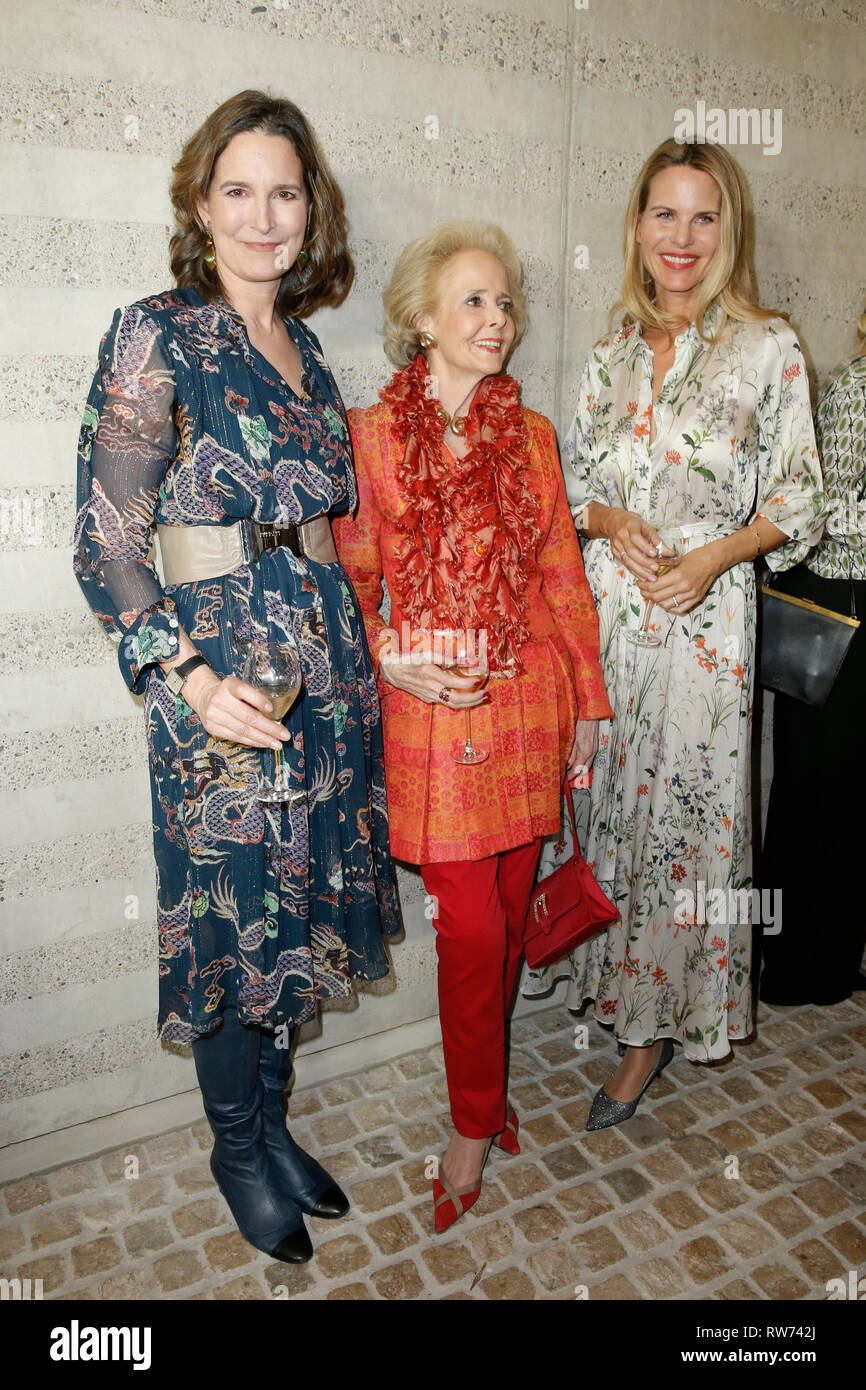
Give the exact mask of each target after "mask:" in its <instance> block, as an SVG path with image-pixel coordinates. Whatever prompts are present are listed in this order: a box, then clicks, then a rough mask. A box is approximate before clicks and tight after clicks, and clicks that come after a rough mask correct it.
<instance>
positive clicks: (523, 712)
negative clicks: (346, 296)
mask: <svg viewBox="0 0 866 1390" xmlns="http://www.w3.org/2000/svg"><path fill="white" fill-rule="evenodd" d="M522 279H523V273H522V269H521V267H520V263H519V261H518V259H517V257H516V255H515V254H514V251H513V249H512V247H511V244H510V242H509V241H508V239H507V237H506V236H505V234H504V233H503V232H502V231H501V230H500V229H499V228H498V227H494V226H487V225H485V224H473V223H464V222H461V223H451V224H448V225H446V226H443V227H437V228H436V229H435V231H433V232H431V233H430V234H429V235H428V236H425V237H421V238H419V239H418V240H417V241H415V242H413V243H412V245H411V246H408V247H407V248H406V250H405V251H404V252H403V253H402V255H401V256H400V258H399V260H398V261H397V264H396V266H395V268H394V273H393V276H392V279H391V283H390V284H389V286H388V288H387V290H386V291H385V311H386V330H385V348H386V351H387V353H388V356H389V357H390V359H391V361H392V362H393V363H394V365H395V366H396V367H397V368H398V370H397V371H396V372H395V373H394V376H393V377H392V379H391V381H390V383H389V384H388V386H387V387H386V388H385V389H384V390H383V391H381V392H380V393H379V394H380V397H381V402H380V403H379V404H376V405H373V406H371V407H370V408H369V409H367V410H352V411H350V412H349V423H350V427H351V430H352V442H353V444H354V451H355V467H356V470H357V475H358V514H357V517H356V518H355V519H354V520H350V519H349V518H348V517H346V518H343V519H341V520H340V523H339V525H338V527H337V528H336V536H337V546H338V549H339V552H340V557H341V559H342V560H343V563H344V564H345V566H346V570H347V573H348V574H349V575H350V577H351V579H352V582H353V584H354V587H355V591H356V593H357V595H358V598H359V601H360V604H361V609H362V612H363V615H364V622H365V623H366V627H367V634H368V637H369V640H370V647H371V651H372V653H373V656H374V660H378V662H379V669H380V672H381V678H380V690H381V692H382V695H383V701H382V710H383V720H384V732H385V772H386V778H387V786H388V807H389V823H390V827H391V850H392V853H393V854H395V855H396V856H397V857H398V858H400V859H404V860H407V861H408V862H409V863H412V864H418V865H420V868H421V875H422V877H423V880H424V884H425V887H426V888H427V892H428V893H429V894H430V895H431V897H432V899H433V902H434V904H435V916H434V925H435V928H436V937H437V940H436V949H437V954H438V959H439V1013H440V1021H441V1025H442V1042H443V1049H444V1057H445V1070H446V1075H447V1078H448V1091H449V1097H450V1101H451V1115H452V1119H453V1121H454V1131H455V1132H454V1135H453V1136H452V1139H451V1142H450V1144H449V1146H448V1151H447V1153H446V1154H445V1156H444V1158H443V1160H442V1162H441V1164H440V1165H439V1172H438V1175H437V1177H436V1178H435V1179H434V1183H433V1192H434V1210H435V1223H436V1229H437V1230H438V1231H444V1230H445V1229H447V1227H448V1226H450V1225H451V1224H452V1222H454V1221H456V1220H457V1219H458V1218H459V1217H460V1216H462V1215H463V1213H464V1212H465V1211H468V1209H469V1207H471V1206H472V1204H473V1203H474V1202H475V1201H476V1200H477V1198H478V1196H479V1193H480V1189H481V1171H482V1169H483V1166H484V1162H485V1160H486V1158H487V1154H488V1152H489V1149H490V1146H491V1143H492V1142H495V1143H496V1144H497V1146H498V1147H499V1148H501V1149H505V1150H507V1151H508V1152H510V1153H517V1152H519V1143H518V1137H517V1129H518V1120H517V1116H516V1114H515V1112H514V1111H513V1110H511V1109H510V1108H509V1107H507V1105H506V1054H505V1029H506V1019H507V1015H508V1011H509V1008H510V1004H511V997H512V993H513V990H514V986H515V981H516V978H517V971H518V968H519V964H520V959H521V954H522V949H523V932H524V927H525V923H526V914H527V911H528V907H529V899H530V895H531V892H532V886H533V882H534V878H535V867H536V863H537V860H538V853H539V848H540V845H541V837H542V836H543V835H546V834H548V833H550V831H552V830H553V829H554V828H555V826H557V825H558V824H559V805H560V792H561V788H562V784H563V778H564V775H565V774H566V772H568V774H569V775H574V774H575V773H576V772H577V771H578V769H579V768H581V767H583V768H585V767H587V766H588V764H589V763H590V762H591V760H592V756H593V753H594V750H595V746H596V729H597V722H598V718H599V716H600V715H604V714H609V713H610V705H609V704H608V702H607V697H606V695H605V693H604V688H603V685H602V681H601V672H600V670H599V666H598V660H597V640H598V633H597V627H596V615H595V609H594V606H593V603H592V599H591V597H590V594H589V590H588V588H587V585H586V579H585V577H584V573H583V565H582V563H581V558H580V548H579V546H578V544H577V538H576V536H575V534H574V527H573V526H572V524H571V518H570V516H569V513H568V506H567V504H566V500H565V492H564V489H563V483H562V473H561V470H560V466H559V455H558V452H557V447H556V437H555V435H554V432H553V426H552V425H551V423H550V421H549V420H546V419H545V418H544V416H542V415H537V414H536V413H535V412H534V411H532V410H527V409H525V408H523V407H521V405H520V401H519V388H518V385H517V382H516V381H514V380H513V378H512V377H510V376H508V375H507V374H506V372H505V365H506V363H507V362H508V360H509V358H510V356H511V353H512V351H513V349H514V347H515V345H516V343H517V342H518V341H519V338H520V336H521V335H522V333H523V331H524V328H525V325H526V313H525V308H524V304H523V295H522V292H521V284H522ZM383 575H384V578H385V579H386V580H387V585H388V593H389V595H390V598H391V614H390V620H389V626H388V627H387V628H386V626H385V623H384V621H383V619H382V618H381V616H380V614H379V607H380V604H381V601H382V579H383ZM404 632H405V633H407V634H408V636H407V638H406V640H405V641H404V640H403V635H404ZM425 642H426V645H427V650H426V651H425V650H424V646H425ZM437 642H440V644H441V645H440V646H439V647H438V648H437V645H436V644H437ZM461 643H462V644H463V648H464V650H461V646H460V644H461ZM485 646H486V661H485V660H484V659H483V658H482V650H483V648H484V647H485ZM416 657H419V658H420V659H417V660H416V659H414V658H416ZM487 669H489V672H490V675H491V679H490V681H489V684H487V683H486V670H487Z"/></svg>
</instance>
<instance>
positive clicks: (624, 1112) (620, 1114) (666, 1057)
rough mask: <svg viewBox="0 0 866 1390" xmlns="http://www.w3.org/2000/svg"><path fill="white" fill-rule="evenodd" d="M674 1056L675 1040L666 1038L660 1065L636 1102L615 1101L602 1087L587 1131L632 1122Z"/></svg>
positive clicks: (590, 1113)
mask: <svg viewBox="0 0 866 1390" xmlns="http://www.w3.org/2000/svg"><path fill="white" fill-rule="evenodd" d="M673 1055H674V1044H673V1039H671V1038H664V1039H663V1041H662V1051H661V1056H660V1057H659V1060H658V1064H657V1066H656V1067H655V1070H654V1071H651V1072H650V1074H649V1076H648V1077H647V1079H646V1081H645V1082H644V1084H643V1086H642V1088H641V1090H640V1091H639V1093H638V1095H637V1096H636V1097H635V1099H634V1100H614V1098H613V1096H609V1095H608V1093H607V1091H606V1090H605V1089H604V1087H603V1086H600V1087H599V1089H598V1090H597V1091H596V1093H595V1097H594V1099H593V1102H592V1105H591V1106H590V1111H589V1116H588V1118H587V1121H586V1129H588V1130H596V1129H609V1128H610V1127H611V1125H621V1124H622V1123H623V1121H624V1120H630V1119H631V1117H632V1115H633V1114H634V1112H635V1111H636V1110H637V1107H638V1104H639V1102H640V1098H641V1096H642V1095H643V1093H644V1091H646V1090H647V1089H648V1088H649V1087H650V1086H651V1085H652V1083H653V1082H654V1081H655V1079H656V1077H657V1076H658V1074H659V1072H661V1071H664V1069H665V1067H666V1066H667V1064H668V1062H670V1060H671V1058H672V1057H673Z"/></svg>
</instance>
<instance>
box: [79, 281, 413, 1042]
mask: <svg viewBox="0 0 866 1390" xmlns="http://www.w3.org/2000/svg"><path fill="white" fill-rule="evenodd" d="M285 323H286V327H287V330H288V332H289V334H290V335H291V337H292V339H293V340H294V342H295V343H296V344H297V346H298V348H299V350H300V353H301V358H302V361H303V369H304V375H303V390H302V394H301V396H297V395H295V393H294V392H293V391H292V390H291V389H290V388H289V387H288V386H287V384H286V383H285V382H284V381H283V380H282V379H281V378H280V376H279V374H278V373H277V371H276V370H275V368H273V367H272V366H271V364H270V363H269V362H268V361H267V359H266V358H265V357H263V356H262V354H261V353H259V352H258V351H257V349H256V348H255V347H253V345H252V344H251V342H250V340H249V336H248V334H247V331H246V326H245V324H244V322H243V319H242V318H241V316H240V314H238V313H237V311H236V310H234V309H233V308H232V307H231V306H230V305H228V304H227V303H226V301H225V300H224V299H222V298H221V297H220V298H217V299H216V300H215V301H214V302H212V303H210V302H208V301H206V300H205V299H204V298H203V297H202V296H201V295H200V294H199V293H198V291H197V290H194V289H175V290H170V291H167V292H165V293H163V294H159V295H155V296H153V297H152V298H147V299H142V300H139V301H138V302H137V303H136V304H132V305H130V306H129V307H128V308H126V309H119V310H117V312H116V313H115V316H114V319H113V320H112V323H111V326H110V328H109V330H108V332H107V333H106V334H105V336H104V338H103V339H102V343H101V344H100V351H99V367H98V369H97V371H96V375H95V377H94V380H93V385H92V387H91V390H90V395H89V398H88V402H87V406H86V408H85V411H84V419H83V423H82V428H81V436H80V442H79V451H78V497H77V507H78V512H77V517H76V523H75V556H74V567H75V574H76V576H77V578H78V581H79V583H80V585H81V587H82V590H83V591H84V594H85V596H86V598H87V600H88V602H89V603H90V605H91V607H92V608H93V609H94V611H95V613H96V615H97V617H98V618H99V620H100V621H101V622H102V624H103V626H104V627H105V628H106V630H107V632H108V633H109V635H110V636H111V637H112V638H113V639H114V641H115V642H117V643H118V657H119V661H120V667H121V671H122V673H123V676H124V679H125V680H126V683H127V685H128V686H129V688H130V689H131V690H132V691H133V692H135V693H136V694H138V693H141V694H143V695H144V713H145V723H146V729H147V742H148V750H149V761H150V778H151V791H152V802H153V845H154V855H155V859H156V872H157V927H158V936H159V986H160V988H159V1017H158V1023H157V1027H158V1032H159V1035H160V1036H161V1037H162V1038H163V1039H165V1040H167V1041H172V1042H189V1041H192V1040H193V1039H195V1038H196V1037H198V1036H201V1035H202V1034H204V1033H209V1032H212V1031H214V1030H215V1029H216V1028H218V1027H219V1026H220V1024H221V1022H222V1019H221V1015H222V1012H223V1010H224V1009H225V1008H226V1007H236V1008H237V1010H238V1012H239V1015H240V1017H241V1019H242V1020H243V1021H245V1022H247V1023H255V1024H258V1025H259V1026H262V1027H264V1028H266V1029H268V1030H272V1029H276V1028H277V1027H279V1026H280V1025H282V1024H287V1025H289V1026H291V1025H295V1024H299V1023H302V1022H303V1021H304V1020H306V1019H308V1018H310V1017H311V1016H312V1015H313V1013H314V1012H315V1009H316V1001H317V1000H319V999H325V998H340V997H344V996H346V995H348V994H349V993H350V992H351V988H352V986H351V980H352V979H353V978H360V979H370V980H372V979H378V978H380V977H381V976H383V975H385V974H387V972H388V959H387V955H386V953H385V949H384V941H383V937H384V936H387V935H389V934H393V933H394V932H397V931H399V930H400V919H399V910H398V905H397V897H396V891H395V886H394V876H393V868H392V864H391V859H390V855H389V850H388V821H387V808H386V802H385V782H384V771H383V763H382V738H381V724H380V713H379V705H378V697H377V693H376V685H375V679H374V675H373V669H372V665H371V662H370V655H369V651H368V649H367V645H366V640H365V637H364V628H363V623H362V622H361V619H360V613H359V610H358V608H357V605H356V602H355V598H354V594H353V591H352V588H351V585H350V584H349V581H348V579H347V577H346V575H345V572H344V571H343V568H342V566H341V565H340V564H339V563H338V562H334V563H330V564H319V563H316V562H313V561H311V560H308V559H306V558H301V559H298V558H296V557H295V556H294V555H293V554H292V552H291V551H290V550H288V549H287V548H284V547H280V548H277V549H274V550H266V551H265V552H264V553H263V554H262V556H261V557H260V559H258V560H257V561H254V562H252V563H250V564H244V565H242V566H241V567H240V568H238V569H235V570H233V571H232V572H231V573H230V574H226V575H222V576H220V577H219V578H217V579H208V580H200V581H197V582H191V583H184V584H167V585H165V586H163V585H162V584H161V583H160V580H159V577H158V575H157V571H156V568H155V566H154V564H153V563H152V561H151V559H150V558H149V557H150V545H151V538H152V529H153V526H154V524H155V523H157V522H158V523H161V524H165V525H168V526H172V525H180V526H195V525H208V526H214V525H220V524H222V525H230V524H232V523H234V522H235V521H237V520H238V518H242V517H251V518H253V519H255V520H256V521H266V522H273V523H275V524H276V525H278V526H286V525H288V524H289V523H292V522H295V523H298V522H302V521H306V520H310V519H311V518H313V517H316V516H321V515H322V514H323V513H328V512H338V511H341V510H345V509H347V508H351V507H353V506H354V505H355V500H356V492H355V479H354V472H353V468H352V461H351V445H350V442H349V431H348V426H347V422H346V417H345V411H344V409H343V404H342V401H341V399H340V394H339V391H338V389H337V386H336V383H335V382H334V379H333V377H332V375H331V373H330V371H329V369H328V366H327V364H326V362H325V360H324V357H323V355H322V350H321V347H320V345H319V342H318V339H317V338H316V336H315V334H314V333H312V332H311V330H310V329H309V328H307V327H306V326H305V325H304V324H302V323H301V322H300V321H299V320H297V319H290V318H287V319H286V320H285ZM178 624H180V626H182V627H183V629H184V630H185V632H186V633H187V634H188V636H189V637H190V639H191V641H192V642H193V644H194V646H195V647H196V648H197V650H198V651H199V652H201V654H202V655H203V656H204V657H205V659H206V660H207V662H208V664H209V665H210V666H211V668H212V669H213V670H214V671H215V672H216V673H217V675H219V676H227V675H232V674H233V675H236V676H241V675H242V674H243V661H244V654H245V651H246V649H247V645H248V644H249V643H250V642H251V641H264V640H270V641H278V640H279V638H280V637H281V635H285V634H286V633H291V634H292V635H293V636H294V638H295V640H296V642H297V644H298V647H299V650H300V654H301V664H302V668H303V675H304V687H303V693H302V696H301V698H300V699H299V700H298V701H296V703H295V705H294V707H293V708H292V710H291V711H290V713H289V714H288V715H287V717H286V724H287V727H288V728H289V729H290V731H291V733H292V735H293V738H292V743H291V745H289V744H286V746H285V749H284V756H285V757H286V759H287V760H288V763H289V770H290V776H291V778H292V780H293V781H294V782H295V783H296V784H297V786H298V788H299V789H301V788H303V789H305V790H306V793H307V794H306V797H305V798H303V799H301V800H298V801H296V802H294V803H293V804H291V805H286V804H283V805H276V806H272V805H267V804H265V803H263V802H261V801H257V800H256V798H255V791H256V788H257V786H258V785H259V782H260V780H261V777H262V775H263V774H266V775H271V774H272V772H273V769H274V754H273V752H272V751H271V750H270V749H260V748H250V747H247V746H246V745H242V744H238V743H233V742H230V741H227V740H223V739H219V738H214V737H213V736H211V735H210V734H209V733H208V732H207V730H206V729H205V728H204V726H203V725H202V724H201V722H200V720H199V719H198V717H197V715H196V714H195V713H194V711H193V710H192V709H191V708H190V706H189V705H188V704H187V702H186V701H185V700H184V698H183V696H182V695H181V696H178V697H175V696H174V695H172V694H171V692H170V691H169V689H168V687H167V686H166V684H165V679H164V676H163V672H162V668H161V667H160V666H159V664H158V663H159V662H160V661H164V660H167V659H168V658H170V657H172V656H173V655H175V654H176V653H177V650H178Z"/></svg>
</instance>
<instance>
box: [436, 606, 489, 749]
mask: <svg viewBox="0 0 866 1390" xmlns="http://www.w3.org/2000/svg"><path fill="white" fill-rule="evenodd" d="M446 636H447V637H448V638H449V645H451V639H456V646H455V645H451V650H452V652H453V661H452V663H451V664H450V665H447V666H444V667H443V669H444V670H446V671H453V672H454V674H455V676H477V677H478V679H479V680H482V678H483V680H482V684H485V683H486V681H487V678H488V676H489V674H490V671H489V668H488V664H487V633H486V632H484V631H483V630H482V632H481V633H480V634H479V641H478V642H477V643H476V642H472V643H470V642H469V641H468V640H467V638H468V633H466V632H460V631H458V632H449V633H447V634H446ZM463 713H464V715H465V717H466V737H465V738H464V739H459V738H458V739H455V741H454V743H453V745H452V748H451V757H452V759H453V761H454V762H455V763H462V764H464V765H465V766H466V767H474V766H475V764H476V763H483V762H484V761H485V760H486V759H487V758H489V757H490V750H489V749H488V748H481V747H479V745H478V744H477V743H473V742H472V711H471V709H469V708H468V707H467V708H466V709H465V710H464V711H463Z"/></svg>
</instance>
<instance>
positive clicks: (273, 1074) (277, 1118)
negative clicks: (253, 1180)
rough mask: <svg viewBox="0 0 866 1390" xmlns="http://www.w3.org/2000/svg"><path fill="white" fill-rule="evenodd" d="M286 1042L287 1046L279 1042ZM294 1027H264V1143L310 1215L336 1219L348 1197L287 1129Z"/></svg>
mask: <svg viewBox="0 0 866 1390" xmlns="http://www.w3.org/2000/svg"><path fill="white" fill-rule="evenodd" d="M281 1042H285V1044H286V1045H285V1047H281V1046H280V1045H279V1044H280V1043H281ZM291 1043H292V1034H291V1030H289V1029H286V1028H280V1029H278V1030H277V1033H276V1034H273V1033H266V1032H265V1031H264V1029H263V1030H262V1055H261V1061H260V1075H261V1078H262V1085H263V1086H264V1088H265V1101H264V1106H263V1107H262V1109H263V1115H264V1132H265V1147H266V1148H267V1151H268V1157H269V1159H270V1161H271V1165H272V1168H273V1171H274V1173H275V1174H276V1176H277V1177H278V1178H279V1180H280V1184H281V1186H282V1188H283V1189H284V1191H286V1192H287V1193H288V1194H289V1195H290V1196H291V1197H293V1198H294V1200H295V1201H296V1202H297V1203H298V1206H300V1207H301V1208H302V1209H303V1210H304V1211H306V1212H309V1214H310V1216H324V1217H330V1218H331V1219H333V1220H336V1218H337V1217H338V1216H345V1215H346V1212H347V1211H348V1210H349V1199H348V1198H347V1196H346V1194H345V1192H343V1191H342V1190H341V1189H340V1188H339V1187H338V1186H337V1184H336V1183H335V1182H334V1179H333V1178H332V1177H331V1175H330V1173H327V1172H326V1171H325V1169H324V1168H323V1167H322V1165H321V1164H320V1163H317V1162H316V1160H315V1159H314V1158H311V1157H310V1155H309V1154H308V1153H305V1152H304V1150H303V1149H302V1148H301V1147H300V1146H299V1145H298V1144H296V1143H295V1141H294V1139H293V1138H292V1136H291V1134H289V1132H288V1130H287V1129H286V1122H285V1121H286V1087H287V1086H288V1084H289V1081H290V1080H291V1076H292V1055H291Z"/></svg>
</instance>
